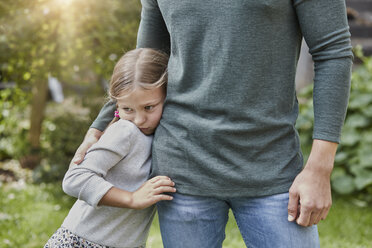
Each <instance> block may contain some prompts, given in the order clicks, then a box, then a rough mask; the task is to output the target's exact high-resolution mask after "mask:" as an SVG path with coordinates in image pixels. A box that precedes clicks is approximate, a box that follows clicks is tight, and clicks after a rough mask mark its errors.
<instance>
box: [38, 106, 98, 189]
mask: <svg viewBox="0 0 372 248" xmlns="http://www.w3.org/2000/svg"><path fill="white" fill-rule="evenodd" d="M90 123H91V120H90V119H87V118H82V117H80V116H79V115H76V114H73V113H64V114H63V115H60V116H56V117H52V118H48V119H47V120H45V121H44V127H43V129H44V131H43V135H42V138H41V141H42V149H43V150H42V153H43V158H44V159H43V161H42V163H41V165H40V166H39V167H37V168H36V169H35V170H34V171H33V177H34V182H54V181H58V180H61V179H62V178H63V176H64V174H65V173H66V171H67V169H68V166H69V164H70V161H71V159H72V157H73V156H74V154H75V151H76V149H77V148H78V146H79V145H80V143H81V142H82V141H83V139H84V135H85V133H86V131H87V129H88V127H89V124H90Z"/></svg>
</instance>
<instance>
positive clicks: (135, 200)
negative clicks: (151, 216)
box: [129, 176, 176, 209]
mask: <svg viewBox="0 0 372 248" xmlns="http://www.w3.org/2000/svg"><path fill="white" fill-rule="evenodd" d="M166 192H169V193H174V192H176V189H175V188H174V182H173V181H172V180H171V179H170V178H169V177H166V176H157V177H154V178H151V179H150V180H148V181H146V182H145V183H144V184H143V185H142V186H141V187H140V188H139V189H138V190H137V191H135V192H133V193H132V197H131V204H130V206H129V207H130V208H133V209H144V208H147V207H149V206H151V205H153V204H155V203H157V202H158V201H164V200H166V201H170V200H172V199H173V197H172V196H170V195H165V194H163V193H166Z"/></svg>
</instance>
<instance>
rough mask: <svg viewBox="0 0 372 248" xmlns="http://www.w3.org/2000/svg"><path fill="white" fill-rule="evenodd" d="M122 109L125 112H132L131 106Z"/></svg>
mask: <svg viewBox="0 0 372 248" xmlns="http://www.w3.org/2000/svg"><path fill="white" fill-rule="evenodd" d="M123 110H124V111H125V112H127V113H129V112H132V111H133V109H131V108H123Z"/></svg>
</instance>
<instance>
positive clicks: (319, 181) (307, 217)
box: [288, 140, 338, 226]
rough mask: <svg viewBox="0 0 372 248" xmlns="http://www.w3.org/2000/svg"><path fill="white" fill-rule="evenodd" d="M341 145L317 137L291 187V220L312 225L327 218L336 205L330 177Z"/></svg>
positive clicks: (289, 213)
mask: <svg viewBox="0 0 372 248" xmlns="http://www.w3.org/2000/svg"><path fill="white" fill-rule="evenodd" d="M337 145H338V144H337V143H333V142H328V141H324V140H314V142H313V146H312V149H311V153H310V156H309V159H308V160H307V163H306V165H305V168H304V169H303V171H302V172H301V173H300V174H299V175H298V176H297V177H296V179H295V180H294V182H293V184H292V186H291V188H290V190H289V203H288V221H294V220H296V222H297V223H298V224H299V225H301V226H311V225H314V224H317V223H318V222H319V221H320V220H324V219H325V218H326V217H327V215H328V211H329V209H330V208H331V205H332V197H331V184H330V177H331V173H332V169H333V163H334V157H335V154H336V150H337Z"/></svg>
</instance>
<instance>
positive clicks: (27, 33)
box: [0, 0, 140, 168]
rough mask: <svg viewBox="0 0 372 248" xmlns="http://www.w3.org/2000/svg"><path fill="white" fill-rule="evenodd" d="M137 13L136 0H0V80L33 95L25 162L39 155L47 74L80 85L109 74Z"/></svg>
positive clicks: (129, 41)
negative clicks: (0, 74) (9, 82)
mask: <svg viewBox="0 0 372 248" xmlns="http://www.w3.org/2000/svg"><path fill="white" fill-rule="evenodd" d="M139 16H140V5H139V1H136V0H125V1H124V0H109V1H89V0H75V1H74V0H33V1H22V0H3V1H1V3H0V68H1V69H0V70H1V72H2V78H1V80H2V81H5V82H7V81H14V82H16V84H17V87H20V88H22V89H24V90H25V91H28V93H29V94H31V95H32V100H31V115H30V117H29V118H30V130H29V136H28V141H29V144H30V146H29V149H28V151H27V152H26V154H24V155H25V158H26V159H23V161H24V165H25V166H26V167H29V168H34V167H35V166H36V165H37V164H38V162H39V159H40V133H41V127H42V123H43V119H44V110H45V106H46V102H47V95H48V76H49V75H52V76H54V77H57V78H58V79H59V80H60V81H62V82H64V83H65V84H80V85H91V84H99V83H100V81H101V80H102V79H103V78H106V79H107V78H109V75H110V74H111V71H112V68H113V66H114V63H115V61H116V60H117V59H118V58H119V57H120V55H121V54H122V53H123V52H124V51H127V50H130V49H132V48H134V47H135V42H136V33H137V29H138V23H139ZM30 89H31V90H30Z"/></svg>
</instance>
